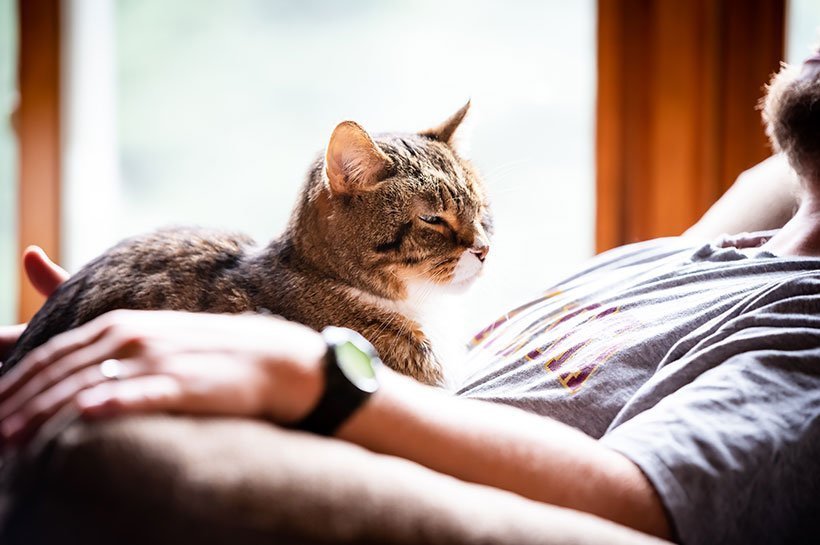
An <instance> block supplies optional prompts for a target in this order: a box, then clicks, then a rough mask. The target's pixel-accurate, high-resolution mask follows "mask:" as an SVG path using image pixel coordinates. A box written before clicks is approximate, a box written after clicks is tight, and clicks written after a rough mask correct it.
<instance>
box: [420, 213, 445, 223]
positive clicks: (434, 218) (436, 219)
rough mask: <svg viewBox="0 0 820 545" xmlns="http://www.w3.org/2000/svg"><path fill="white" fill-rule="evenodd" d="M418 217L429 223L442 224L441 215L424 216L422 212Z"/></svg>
mask: <svg viewBox="0 0 820 545" xmlns="http://www.w3.org/2000/svg"><path fill="white" fill-rule="evenodd" d="M419 219H420V220H421V221H423V222H424V223H429V224H430V225H444V219H443V218H442V217H441V216H425V215H423V214H422V215H421V216H419Z"/></svg>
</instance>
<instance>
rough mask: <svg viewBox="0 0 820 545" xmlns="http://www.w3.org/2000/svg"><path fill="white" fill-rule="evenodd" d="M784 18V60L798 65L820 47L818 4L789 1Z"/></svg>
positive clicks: (813, 0) (811, 0)
mask: <svg viewBox="0 0 820 545" xmlns="http://www.w3.org/2000/svg"><path fill="white" fill-rule="evenodd" d="M786 17H787V19H786V60H787V61H788V62H789V63H791V64H798V63H800V62H802V61H803V59H805V58H806V57H808V56H809V55H810V54H811V53H812V52H813V51H814V49H816V48H817V47H818V46H820V3H818V2H817V1H816V0H789V2H788V12H787V14H786Z"/></svg>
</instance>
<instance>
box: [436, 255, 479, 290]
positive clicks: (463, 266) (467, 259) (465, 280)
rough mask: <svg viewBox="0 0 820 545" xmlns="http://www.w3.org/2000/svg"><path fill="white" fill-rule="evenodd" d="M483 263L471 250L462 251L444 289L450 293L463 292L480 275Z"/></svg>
mask: <svg viewBox="0 0 820 545" xmlns="http://www.w3.org/2000/svg"><path fill="white" fill-rule="evenodd" d="M483 265H484V264H483V263H482V262H481V260H479V259H478V258H477V257H476V256H475V255H473V254H472V253H471V252H464V253H463V254H462V255H461V257H460V258H459V260H458V263H457V264H456V268H455V269H454V270H453V276H452V278H451V280H450V282H448V283H447V284H444V287H445V289H446V290H447V291H448V292H450V293H463V292H465V291H467V290H468V289H469V288H470V286H472V285H473V284H474V283H475V281H476V280H477V279H478V277H479V276H481V271H482V270H483V269H484V267H483Z"/></svg>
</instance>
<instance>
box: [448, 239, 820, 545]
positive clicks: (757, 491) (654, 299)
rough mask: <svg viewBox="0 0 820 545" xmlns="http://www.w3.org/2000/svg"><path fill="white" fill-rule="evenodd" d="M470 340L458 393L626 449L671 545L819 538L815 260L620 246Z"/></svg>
mask: <svg viewBox="0 0 820 545" xmlns="http://www.w3.org/2000/svg"><path fill="white" fill-rule="evenodd" d="M472 344H473V348H472V350H471V352H470V356H469V358H468V361H467V366H468V375H467V376H468V378H466V379H465V380H464V381H463V383H462V385H461V387H460V388H459V390H458V394H459V395H461V396H465V397H471V398H477V399H485V400H490V401H496V402H503V403H506V404H510V405H515V406H518V407H521V408H523V409H525V410H528V411H531V412H535V413H538V414H542V415H546V416H550V417H552V418H555V419H557V420H560V421H562V422H565V423H567V424H570V425H572V426H574V427H577V428H579V429H581V430H583V431H585V432H586V433H588V434H590V435H591V436H593V437H596V438H600V440H601V441H602V442H603V443H604V444H606V445H607V446H609V447H611V448H613V449H615V450H617V451H619V452H621V453H623V454H624V455H626V456H627V457H628V458H630V459H631V460H633V461H634V462H635V463H636V464H637V465H638V466H639V467H640V468H641V469H642V470H643V472H644V473H645V474H646V475H647V477H648V478H649V479H650V481H651V482H652V483H653V485H654V486H655V488H656V489H657V491H658V493H659V495H660V497H661V499H662V501H663V503H664V505H665V507H666V509H667V512H668V513H669V515H670V518H671V520H672V522H673V525H674V529H675V531H676V535H677V539H679V540H680V541H681V542H683V543H685V544H707V543H710V544H711V543H744V544H745V543H820V259H817V258H794V257H790V258H781V257H775V256H773V255H772V254H770V253H765V252H760V251H758V250H750V251H746V250H744V251H741V250H737V249H735V248H722V247H719V246H716V245H711V244H710V245H706V246H703V247H701V248H692V247H691V246H688V243H687V242H686V241H685V240H682V239H661V240H655V241H649V242H645V243H640V244H634V245H630V246H625V247H622V248H619V249H616V250H613V251H610V252H607V253H604V254H601V255H600V256H598V257H596V258H594V259H593V260H592V262H591V263H590V265H589V267H588V268H586V269H585V270H584V271H582V272H581V273H580V274H577V275H575V276H573V277H571V278H569V279H568V280H566V281H564V282H562V283H560V284H558V285H556V286H554V287H553V288H551V289H549V290H548V291H547V292H545V293H544V294H542V295H541V296H540V297H538V298H537V299H535V300H534V301H531V302H529V303H527V304H526V305H523V306H521V307H519V308H517V309H515V310H513V311H511V312H510V313H508V314H506V315H505V316H503V317H502V318H500V319H499V320H498V321H497V322H496V323H494V324H493V325H491V326H490V327H488V328H487V329H486V330H484V331H482V332H481V333H479V334H478V335H477V336H476V338H475V339H473V343H472ZM581 478H583V477H582V476H581Z"/></svg>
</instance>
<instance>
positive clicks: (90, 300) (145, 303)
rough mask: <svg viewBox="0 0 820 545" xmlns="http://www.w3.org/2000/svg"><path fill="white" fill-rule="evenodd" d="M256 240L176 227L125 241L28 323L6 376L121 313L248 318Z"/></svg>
mask: <svg viewBox="0 0 820 545" xmlns="http://www.w3.org/2000/svg"><path fill="white" fill-rule="evenodd" d="M254 251H255V243H254V241H253V239H252V238H250V237H248V236H246V235H243V234H239V233H231V232H224V231H217V230H210V229H201V228H188V227H185V228H169V229H161V230H158V231H154V232H151V233H148V234H144V235H139V236H135V237H131V238H128V239H125V240H123V241H122V242H120V243H119V244H117V245H116V246H114V247H112V248H110V249H109V250H107V251H106V252H105V253H103V254H102V255H100V256H99V257H97V258H95V259H94V260H92V261H90V262H89V263H87V264H86V265H85V266H83V267H82V268H81V269H80V270H79V271H78V272H77V273H76V274H74V275H72V276H71V278H69V279H68V280H67V281H66V282H64V283H63V284H62V285H61V286H60V287H59V288H58V289H57V290H56V291H55V292H54V293H53V294H52V295H51V296H50V297H49V298H48V300H47V301H46V303H45V304H44V305H43V307H42V308H41V309H40V310H39V311H38V312H37V314H35V316H34V317H33V318H32V320H31V321H30V322H29V326H28V327H27V328H26V331H25V332H24V333H23V335H22V336H21V337H20V339H19V340H18V342H17V345H16V346H15V347H14V350H13V351H12V353H11V354H10V356H9V358H8V359H7V361H6V362H5V365H4V368H3V372H6V371H7V370H8V369H10V368H11V367H13V366H14V365H15V364H16V363H17V361H19V360H20V359H21V358H22V357H23V356H24V355H25V354H26V353H28V352H29V351H30V350H32V349H33V348H36V347H37V346H39V345H41V344H43V343H44V342H46V341H47V340H48V339H50V338H51V337H53V336H55V335H57V334H58V333H61V332H63V331H67V330H69V329H72V328H74V327H77V326H79V325H81V324H83V323H85V322H88V321H90V320H92V319H94V318H96V317H97V316H100V315H102V314H104V313H106V312H108V311H111V310H115V309H136V310H187V311H192V312H206V311H207V312H243V311H246V310H253V309H254V306H253V303H252V302H251V300H252V292H253V291H254V288H253V286H250V285H244V283H245V280H244V278H245V275H244V274H243V272H242V268H243V267H244V266H245V264H246V263H247V260H248V258H249V256H250V255H251V254H252V253H253V252H254Z"/></svg>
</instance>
